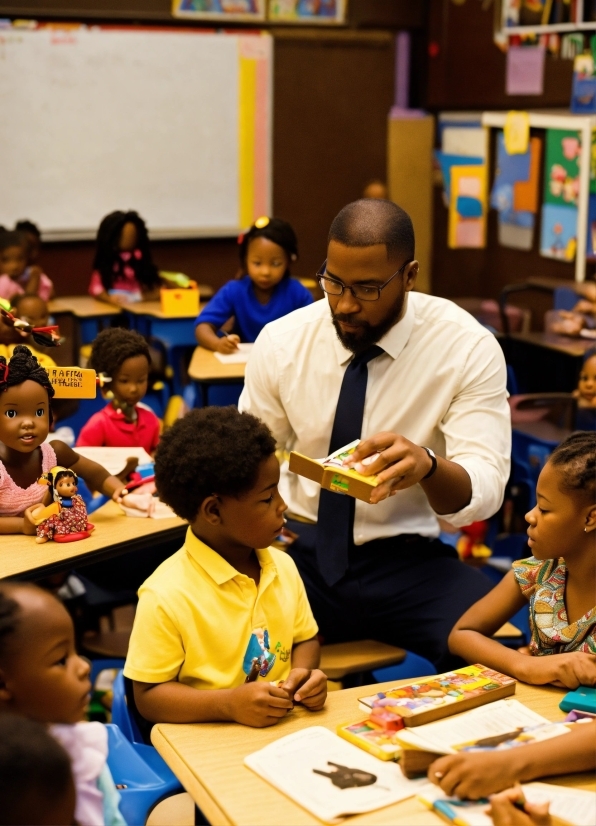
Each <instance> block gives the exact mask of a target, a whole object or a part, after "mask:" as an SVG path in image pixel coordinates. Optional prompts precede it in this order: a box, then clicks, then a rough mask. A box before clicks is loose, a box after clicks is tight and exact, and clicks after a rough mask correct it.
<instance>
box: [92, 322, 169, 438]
mask: <svg viewBox="0 0 596 826" xmlns="http://www.w3.org/2000/svg"><path fill="white" fill-rule="evenodd" d="M89 367H90V368H91V369H92V370H95V372H96V373H97V374H98V375H100V376H101V375H103V376H105V377H107V378H109V379H111V381H109V382H108V383H106V385H105V386H104V387H102V391H101V392H102V394H103V396H104V397H105V398H106V399H109V402H108V404H107V405H106V406H105V407H104V409H103V410H100V411H99V412H98V413H94V414H93V416H91V418H90V419H89V421H88V422H87V424H86V425H84V426H83V428H82V429H81V432H80V433H79V438H78V439H77V447H142V448H144V450H146V451H147V453H153V451H154V450H155V448H156V447H157V443H158V441H159V428H160V425H159V419H158V418H157V416H156V415H155V413H154V412H153V411H152V410H151V409H150V408H149V407H147V406H146V405H144V404H141V399H142V398H143V396H144V395H145V394H146V392H147V383H148V381H149V370H150V368H151V356H150V355H149V348H148V346H147V342H146V341H145V339H144V338H143V337H142V336H140V335H139V334H138V333H136V332H135V331H134V330H125V329H124V328H123V327H110V328H109V329H108V330H102V331H101V333H100V334H99V335H98V336H97V338H96V339H95V341H94V342H93V347H92V349H91V357H90V358H89Z"/></svg>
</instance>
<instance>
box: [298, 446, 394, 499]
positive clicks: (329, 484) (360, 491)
mask: <svg viewBox="0 0 596 826" xmlns="http://www.w3.org/2000/svg"><path fill="white" fill-rule="evenodd" d="M323 461H324V460H323ZM323 461H321V460H317V459H309V458H308V456H303V455H302V454H301V453H295V452H294V451H292V452H291V453H290V464H289V467H290V470H291V471H292V473H297V474H298V475H299V476H304V477H305V478H306V479H312V481H313V482H317V483H318V484H319V485H320V486H321V487H322V488H325V490H331V491H333V492H334V493H345V494H347V495H348V496H353V497H354V498H355V499H361V500H362V501H363V502H370V495H371V493H372V491H373V489H374V488H376V486H377V484H378V483H377V477H376V476H362V475H361V474H360V473H357V472H356V471H355V470H350V469H348V468H345V469H342V468H339V467H332V466H331V467H330V466H328V465H325V464H323Z"/></svg>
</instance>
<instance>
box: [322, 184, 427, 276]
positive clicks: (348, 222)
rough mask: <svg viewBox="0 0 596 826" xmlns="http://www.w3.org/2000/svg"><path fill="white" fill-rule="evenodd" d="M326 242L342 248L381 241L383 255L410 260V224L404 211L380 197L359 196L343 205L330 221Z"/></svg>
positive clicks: (411, 227) (366, 245) (412, 237)
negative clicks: (335, 242)
mask: <svg viewBox="0 0 596 826" xmlns="http://www.w3.org/2000/svg"><path fill="white" fill-rule="evenodd" d="M329 241H337V243H338V244H343V245H344V246H346V247H372V246H374V245H375V244H385V246H386V247H387V258H400V257H404V256H405V258H406V260H409V261H413V260H414V254H415V253H414V248H415V244H414V227H413V225H412V219H411V218H410V216H409V215H408V213H407V212H406V211H405V210H404V209H402V208H401V207H399V206H398V205H397V204H394V203H393V201H384V200H382V199H380V198H376V199H370V198H361V199H360V200H359V201H353V202H352V203H351V204H348V205H347V206H345V207H344V208H343V209H342V210H341V212H339V213H338V214H337V215H336V216H335V218H334V219H333V222H332V224H331V228H330V230H329V238H328V242H329Z"/></svg>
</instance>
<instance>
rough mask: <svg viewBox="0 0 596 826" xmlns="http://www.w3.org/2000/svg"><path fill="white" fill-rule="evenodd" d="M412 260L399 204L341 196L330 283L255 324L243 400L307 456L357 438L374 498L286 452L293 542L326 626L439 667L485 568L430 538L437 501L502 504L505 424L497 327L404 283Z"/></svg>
mask: <svg viewBox="0 0 596 826" xmlns="http://www.w3.org/2000/svg"><path fill="white" fill-rule="evenodd" d="M417 273H418V262H417V261H415V260H414V231H413V227H412V223H411V220H410V218H409V216H408V215H407V213H405V212H404V211H403V210H402V209H400V207H398V206H397V205H395V204H393V203H392V202H390V201H382V200H374V201H371V200H360V201H356V202H354V203H352V204H348V206H346V207H344V209H343V210H342V211H341V212H340V213H339V215H338V216H337V217H336V218H335V219H334V221H333V223H332V225H331V229H330V232H329V244H328V252H327V261H326V263H325V264H324V265H323V266H322V267H321V269H320V271H319V283H320V284H321V286H322V288H323V290H324V291H325V292H326V297H325V298H324V299H323V300H321V301H318V302H316V303H315V304H313V305H311V306H309V307H305V308H303V309H300V310H296V311H295V312H293V313H290V314H289V315H287V316H285V317H284V318H281V319H279V320H278V321H274V322H272V323H271V324H268V325H267V326H266V327H265V328H264V330H263V331H262V333H261V334H260V336H259V337H258V339H257V341H256V343H255V346H254V349H253V352H252V354H251V358H250V362H249V363H248V365H247V370H246V380H245V387H244V390H243V393H242V396H241V398H240V403H239V406H240V409H241V410H248V411H250V412H251V413H253V414H255V415H256V416H259V417H260V418H261V419H262V420H263V421H264V422H266V423H267V424H268V425H269V427H270V428H271V430H272V432H273V434H274V436H275V438H276V440H277V442H278V445H279V446H280V447H281V448H282V449H284V450H287V451H290V450H296V451H298V452H299V453H302V454H304V455H305V456H311V457H313V458H321V457H325V456H327V455H328V454H329V453H330V449H331V450H334V449H336V448H337V447H341V446H342V444H341V439H342V438H345V439H346V441H344V442H343V444H346V443H347V441H350V440H351V439H353V438H358V437H361V438H362V439H363V441H362V442H361V444H360V446H359V448H358V450H357V452H356V453H355V454H354V460H355V466H356V469H357V470H359V471H361V472H364V473H366V474H377V475H378V479H379V482H380V484H379V485H378V486H377V487H376V488H375V490H374V492H373V494H372V497H371V499H372V500H373V502H374V504H367V503H364V502H360V501H355V500H354V499H352V498H351V497H347V496H345V497H342V496H340V495H339V494H334V493H330V492H328V491H323V492H321V490H320V488H319V486H318V485H317V484H315V483H314V482H311V481H310V480H308V479H305V478H304V477H301V476H297V475H295V474H292V473H289V471H288V469H287V465H285V466H284V467H282V477H281V480H280V490H281V493H282V495H283V497H284V498H285V500H286V502H287V503H288V505H289V514H290V515H292V516H295V517H297V520H295V521H292V520H291V519H290V521H289V527H290V528H291V529H292V530H294V531H295V532H296V533H298V534H299V539H298V540H297V541H296V542H295V543H294V545H292V546H291V547H290V553H291V554H292V556H293V557H294V559H295V561H296V563H297V565H298V568H299V570H300V573H301V575H302V577H303V579H304V582H305V585H306V589H307V592H308V596H309V599H310V601H311V605H312V608H313V611H314V614H315V617H316V619H317V622H318V624H319V628H320V631H321V633H322V635H323V637H324V638H325V640H326V641H327V642H337V641H342V640H350V639H366V638H374V639H378V640H383V641H386V642H389V643H392V644H394V645H400V646H402V647H404V648H407V649H409V650H412V651H415V652H416V653H418V654H421V655H422V656H425V657H427V658H428V659H430V660H431V661H432V662H433V663H434V664H435V665H436V667H437V668H438V669H439V670H441V669H443V668H449V667H452V666H453V665H454V659H453V658H452V657H450V655H449V652H448V649H447V637H448V635H449V632H450V630H451V628H452V626H453V624H454V622H455V621H456V620H457V619H458V618H459V616H460V615H461V614H462V613H463V612H464V611H465V610H466V609H467V608H468V606H470V605H471V604H472V603H474V602H475V601H476V600H477V599H479V598H480V597H482V596H483V595H484V594H485V593H486V592H487V591H488V590H489V589H490V587H491V583H490V582H489V580H488V579H487V578H486V577H484V576H483V575H482V574H480V573H479V572H478V571H476V570H474V569H472V568H470V567H469V566H467V565H465V564H463V563H461V562H460V561H459V559H458V558H457V554H456V552H455V551H454V549H453V548H452V547H451V546H447V545H445V544H443V543H442V542H441V541H440V540H438V539H437V537H438V535H439V525H438V522H437V516H441V517H442V518H443V519H445V520H446V521H448V522H450V523H451V524H453V525H455V526H463V525H469V524H470V523H471V522H474V521H477V520H481V519H487V518H488V517H490V516H492V515H493V514H494V513H495V512H496V511H497V510H498V508H499V507H500V505H501V502H502V498H503V492H504V488H505V484H506V482H507V479H508V476H509V457H510V450H511V445H510V443H511V425H510V417H509V407H508V404H507V394H506V389H505V385H506V368H505V361H504V358H503V354H502V352H501V349H500V347H499V345H498V343H497V341H496V340H495V338H494V336H493V335H491V333H489V332H488V331H487V330H486V329H484V328H483V327H482V326H481V325H480V324H478V322H476V321H475V319H474V318H472V316H470V315H469V314H468V313H466V312H465V311H464V310H462V309H460V308H459V307H457V306H456V305H455V304H453V303H451V302H450V301H446V300H444V299H441V298H436V297H433V296H428V295H424V294H422V293H417V292H411V290H412V288H413V287H414V283H415V280H416V275H417ZM334 440H335V442H337V441H338V440H340V443H339V444H337V443H336V444H334ZM376 454H378V457H377V458H376V459H375V460H374V461H372V462H369V463H368V464H366V465H362V464H360V462H361V461H362V459H364V458H366V457H370V456H373V455H376ZM348 500H349V501H348ZM316 523H318V524H316Z"/></svg>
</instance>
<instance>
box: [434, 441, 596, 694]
mask: <svg viewBox="0 0 596 826" xmlns="http://www.w3.org/2000/svg"><path fill="white" fill-rule="evenodd" d="M536 496H537V504H536V507H535V508H533V509H532V510H531V511H530V512H529V513H528V514H526V520H527V521H528V522H529V525H530V527H529V528H528V537H529V540H528V545H529V546H530V548H531V550H532V552H533V554H534V555H533V556H531V557H530V558H529V559H520V560H518V561H517V562H514V563H513V570H512V571H510V572H509V573H508V574H507V575H506V576H505V577H504V578H503V579H502V580H501V582H500V583H499V584H498V585H497V586H496V588H494V589H493V590H492V591H491V592H490V593H489V594H487V595H486V596H485V597H483V599H481V600H479V601H478V602H477V603H476V604H475V605H473V606H472V607H471V608H470V609H468V611H466V613H465V614H464V615H463V617H461V619H459V620H458V622H456V624H455V626H454V628H453V631H452V632H451V634H450V636H449V649H450V651H451V652H452V653H453V654H458V655H459V656H460V657H463V658H464V659H466V660H467V661H468V662H470V663H476V662H480V663H483V664H484V665H487V666H489V668H494V669H496V670H497V671H502V672H504V673H505V674H510V675H511V676H512V677H515V678H516V679H518V680H522V681H523V682H525V683H531V684H533V685H544V684H545V683H554V684H555V685H558V686H562V687H563V688H577V686H578V685H586V686H593V685H596V656H595V655H596V606H595V603H596V433H593V432H587V431H578V432H577V433H573V434H572V435H571V436H569V438H567V439H565V441H564V442H562V443H561V444H560V445H559V446H558V447H557V448H556V450H555V451H554V452H553V453H552V455H551V456H550V458H549V460H548V462H547V463H546V465H545V466H544V468H543V469H542V472H541V473H540V476H539V478H538V484H537V487H536ZM526 601H529V603H530V627H531V632H532V639H531V640H530V654H531V655H532V656H527V655H526V654H521V653H519V652H518V651H513V650H512V649H510V648H506V647H505V646H504V645H501V644H500V643H498V642H497V641H496V640H493V639H491V637H492V635H493V634H494V633H495V632H496V631H497V630H498V629H499V628H500V627H501V626H502V625H503V623H504V622H507V621H508V620H509V619H511V617H512V616H513V615H514V614H515V613H516V612H517V611H519V610H520V608H522V607H523V606H524V605H525V604H526Z"/></svg>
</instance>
